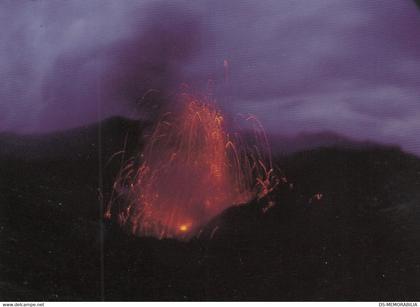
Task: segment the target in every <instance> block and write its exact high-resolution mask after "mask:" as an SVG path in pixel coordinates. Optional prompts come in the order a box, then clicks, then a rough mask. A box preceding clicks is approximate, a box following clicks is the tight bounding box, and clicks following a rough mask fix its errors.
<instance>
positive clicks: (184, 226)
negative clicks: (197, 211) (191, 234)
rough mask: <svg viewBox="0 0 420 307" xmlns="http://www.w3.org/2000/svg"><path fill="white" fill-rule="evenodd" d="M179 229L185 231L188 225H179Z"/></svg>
mask: <svg viewBox="0 0 420 307" xmlns="http://www.w3.org/2000/svg"><path fill="white" fill-rule="evenodd" d="M179 230H180V231H182V232H186V231H187V230H188V226H187V225H181V226H179Z"/></svg>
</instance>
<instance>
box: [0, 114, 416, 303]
mask: <svg viewBox="0 0 420 307" xmlns="http://www.w3.org/2000/svg"><path fill="white" fill-rule="evenodd" d="M135 130H136V125H135V124H134V123H131V124H129V123H127V122H124V121H121V120H113V121H110V122H108V123H106V124H104V129H103V144H104V146H103V148H104V149H103V151H102V155H98V150H97V148H96V147H95V146H92V145H90V146H89V145H88V144H97V143H95V140H96V142H97V134H96V133H97V129H96V128H95V127H90V128H86V129H82V130H79V131H78V132H74V131H73V132H72V133H73V134H72V135H71V136H68V135H66V134H63V135H62V136H61V137H59V138H53V139H56V142H57V144H55V145H51V144H52V143H51V142H47V143H48V144H50V145H48V146H52V147H51V148H60V150H58V149H57V151H59V152H60V155H46V154H45V151H44V152H43V153H42V154H39V155H38V156H35V158H33V157H32V158H30V157H31V155H30V154H29V155H26V154H25V155H17V154H13V155H12V154H10V151H11V149H9V151H8V153H6V152H3V153H2V158H1V160H0V166H1V173H0V206H1V207H0V210H1V215H0V223H1V224H0V233H1V242H0V244H1V248H0V291H1V292H0V299H2V300H21V299H27V300H100V299H105V300H222V299H224V300H240V299H251V300H419V299H420V257H418V251H419V250H420V249H419V247H420V227H419V225H420V159H418V158H416V157H414V156H411V155H407V154H405V153H403V152H401V151H400V150H398V149H395V148H379V147H376V148H366V149H363V150H361V149H349V148H347V149H340V148H338V147H336V148H323V149H313V150H308V151H305V152H301V153H297V154H294V155H291V156H282V157H278V158H277V159H276V162H277V164H278V165H279V166H280V167H281V169H282V170H283V172H284V173H285V175H286V177H287V180H288V182H287V183H284V184H283V185H282V186H281V187H280V188H279V189H278V190H277V191H276V193H274V194H273V195H272V201H274V202H275V204H276V205H275V206H273V207H270V208H269V207H268V206H267V205H268V203H267V201H266V200H262V201H260V202H254V203H251V204H246V205H243V206H239V207H234V208H230V209H227V210H226V211H225V212H223V213H222V214H221V215H220V216H218V217H216V218H215V219H214V220H213V221H211V222H210V223H209V224H208V225H207V226H206V227H204V229H203V231H202V233H201V235H200V236H199V237H198V238H196V239H193V240H191V241H190V242H179V241H175V240H161V241H159V240H156V239H152V238H136V237H132V236H129V235H127V234H125V233H123V232H122V231H121V230H120V229H119V227H118V226H116V225H113V224H112V223H106V224H105V225H104V226H105V227H104V233H103V235H104V236H103V242H102V243H103V244H101V236H100V227H99V225H100V224H99V223H100V210H99V207H100V206H99V201H98V199H99V198H100V196H101V195H104V197H105V198H106V197H107V193H108V192H109V189H110V186H111V183H112V178H113V176H114V175H115V172H116V171H117V169H118V167H119V162H118V160H116V159H113V160H111V162H109V163H106V162H107V161H108V160H109V158H110V157H111V156H112V154H113V153H115V152H117V151H118V150H120V149H121V148H122V147H123V143H124V138H125V136H126V135H127V134H126V131H130V133H129V137H128V143H130V144H131V143H136V144H137V143H138V136H137V135H136V132H135ZM9 137H10V136H9ZM8 142H9V144H10V142H14V143H15V145H13V146H14V147H13V146H11V147H10V148H14V149H13V150H15V151H16V149H15V148H16V142H18V141H16V140H13V138H9V139H8ZM38 142H39V141H37V142H35V141H34V143H35V144H39V143H38ZM0 143H1V142H0ZM3 144H4V143H3ZM60 144H66V147H67V148H68V149H69V150H68V152H69V154H66V151H62V149H61V148H62V146H61V145H60ZM72 144H73V145H72ZM19 146H21V147H20V148H22V150H23V149H25V148H34V147H30V146H35V148H36V146H38V145H33V144H31V145H30V146H29V147H28V146H23V145H19ZM45 146H47V145H43V146H42V147H43V148H45ZM72 146H73V147H72ZM135 147H136V146H133V147H132V148H130V150H135V149H136V148H135ZM3 148H5V147H3ZM76 149H77V150H76ZM4 150H5V149H4ZM31 150H34V149H31ZM75 151H76V152H78V153H79V154H74V153H75ZM40 152H42V151H40ZM52 152H54V150H52ZM16 156H17V157H16ZM99 156H100V157H101V159H102V160H103V162H102V166H103V167H102V170H101V172H102V174H103V185H104V192H103V193H100V192H99V191H98V185H100V184H101V182H98V173H99V166H100V165H101V163H100V161H99V159H98V157H99ZM101 246H103V253H101V250H102V248H101ZM102 260H103V262H102ZM102 267H103V268H104V270H103V271H102V270H101V268H102Z"/></svg>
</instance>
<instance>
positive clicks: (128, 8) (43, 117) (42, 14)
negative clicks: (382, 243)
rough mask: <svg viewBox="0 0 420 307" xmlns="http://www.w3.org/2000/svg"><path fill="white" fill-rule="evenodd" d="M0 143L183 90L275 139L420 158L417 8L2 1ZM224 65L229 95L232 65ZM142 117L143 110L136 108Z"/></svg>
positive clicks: (404, 0) (346, 1)
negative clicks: (315, 139) (374, 148)
mask: <svg viewBox="0 0 420 307" xmlns="http://www.w3.org/2000/svg"><path fill="white" fill-rule="evenodd" d="M0 27H1V29H2V31H1V40H0V78H1V82H0V131H16V132H21V133H33V132H46V131H53V130H62V129H67V128H71V127H76V126H80V125H82V124H86V123H90V122H94V121H97V120H98V104H100V106H101V114H102V115H101V116H103V117H108V116H112V115H127V116H134V115H135V114H136V108H137V107H136V105H135V104H134V103H133V102H134V101H136V99H138V98H139V97H141V96H142V95H143V94H144V93H145V92H146V91H147V90H148V89H150V88H154V89H157V90H159V91H160V93H161V94H160V95H162V96H167V95H169V94H171V93H174V92H176V90H177V88H179V85H180V84H181V83H182V82H187V83H189V84H190V85H191V86H192V87H193V88H194V89H197V90H203V91H204V89H205V87H206V85H207V83H208V82H207V81H208V80H209V79H212V80H213V81H214V92H215V94H216V97H217V99H218V101H219V103H220V104H221V106H222V107H223V108H224V109H225V110H226V111H227V112H229V113H230V114H236V113H253V114H255V115H257V116H258V117H259V118H260V119H261V120H262V121H263V122H264V125H265V127H266V129H267V130H269V131H270V132H276V133H279V134H287V135H291V134H296V133H299V132H302V131H306V132H316V131H322V130H330V131H333V132H336V133H340V134H344V135H346V136H349V137H352V138H355V139H363V140H364V139H370V140H373V141H377V142H386V143H397V144H399V145H401V146H402V147H403V148H404V149H405V150H408V151H411V152H415V153H417V154H420V11H419V10H418V9H417V7H416V5H415V3H414V1H411V0H399V1H395V0H360V1H359V0H336V1H333V0H313V1H312V0H311V1H308V0H282V1H278V0H271V1H268V0H267V1H257V0H253V1H243V0H241V1H239V0H231V1H226V0H211V1H210V0H207V1H196V0H194V1H193V0H189V1H169V0H166V1H151V0H150V1H116V0H114V1H103V0H98V1H94V0H91V1H84V0H81V1H76V0H73V1H55V2H53V1H7V0H6V1H2V2H1V3H0ZM225 59H226V60H228V62H229V73H228V76H229V77H228V82H227V83H225V81H224V78H225V71H224V66H223V61H224V60H225ZM137 110H138V109H137Z"/></svg>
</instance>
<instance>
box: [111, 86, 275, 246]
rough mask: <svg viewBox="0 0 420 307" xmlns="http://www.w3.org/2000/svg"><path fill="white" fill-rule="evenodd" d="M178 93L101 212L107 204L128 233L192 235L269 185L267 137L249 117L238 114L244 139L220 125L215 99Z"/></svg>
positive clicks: (271, 180)
mask: <svg viewBox="0 0 420 307" xmlns="http://www.w3.org/2000/svg"><path fill="white" fill-rule="evenodd" d="M180 100H181V106H182V107H181V108H180V109H179V110H176V111H174V112H168V113H165V114H163V115H162V116H161V118H160V119H159V120H158V121H157V124H156V126H155V128H154V130H153V132H152V134H151V135H150V136H149V137H148V139H147V143H146V145H145V147H144V150H143V152H142V153H141V154H140V155H139V156H138V157H134V158H132V159H131V160H130V161H128V163H127V164H126V165H125V166H124V167H123V168H122V169H121V171H120V174H119V175H118V176H117V180H116V181H115V183H114V194H113V197H112V199H111V202H110V205H109V206H108V209H107V213H106V215H107V216H108V217H111V212H112V215H113V216H115V215H116V218H117V220H118V222H119V223H120V224H121V225H123V227H126V228H127V229H129V230H130V231H131V232H132V233H133V234H136V235H140V236H154V237H158V238H180V239H182V238H188V237H191V236H192V235H193V234H194V233H196V231H197V230H198V229H199V228H200V226H202V225H203V224H205V223H206V222H208V221H209V220H210V219H211V218H212V217H214V216H216V215H217V214H218V213H220V212H221V211H223V210H224V209H225V208H227V207H229V206H232V205H237V204H242V203H246V202H249V201H250V200H251V199H254V198H262V197H264V196H265V195H266V194H268V193H269V192H270V191H271V189H273V187H274V186H275V180H274V174H273V169H272V165H271V158H270V156H269V154H267V153H269V148H268V142H267V139H266V137H265V134H264V131H263V129H261V125H260V123H259V122H258V121H257V120H256V119H255V118H254V117H252V116H249V117H246V118H245V121H248V122H251V123H252V126H253V127H254V129H253V133H252V134H253V137H252V138H253V139H254V140H255V141H254V142H248V141H247V142H245V141H244V140H243V139H242V138H241V137H240V135H239V133H233V134H232V135H230V134H229V133H228V132H227V125H226V123H225V119H224V117H223V116H222V114H221V112H220V110H218V109H217V107H216V106H215V103H214V101H211V100H210V99H208V98H201V99H198V98H197V97H194V96H192V95H189V94H183V95H180ZM255 127H257V128H256V129H255ZM261 144H263V145H261ZM267 149H268V151H267Z"/></svg>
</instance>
